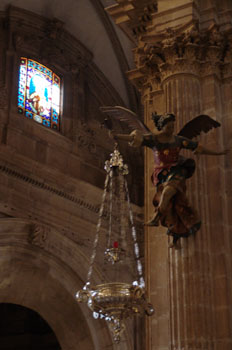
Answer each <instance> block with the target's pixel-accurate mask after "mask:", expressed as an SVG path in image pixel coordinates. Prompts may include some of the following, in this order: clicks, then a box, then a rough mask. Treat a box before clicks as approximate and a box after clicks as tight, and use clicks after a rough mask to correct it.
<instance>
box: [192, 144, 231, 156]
mask: <svg viewBox="0 0 232 350" xmlns="http://www.w3.org/2000/svg"><path fill="white" fill-rule="evenodd" d="M194 153H195V154H207V155H211V156H223V155H226V154H228V153H229V150H228V149H225V150H222V151H215V150H211V149H208V148H206V147H203V146H202V145H199V146H198V147H197V148H196V150H195V152H194Z"/></svg>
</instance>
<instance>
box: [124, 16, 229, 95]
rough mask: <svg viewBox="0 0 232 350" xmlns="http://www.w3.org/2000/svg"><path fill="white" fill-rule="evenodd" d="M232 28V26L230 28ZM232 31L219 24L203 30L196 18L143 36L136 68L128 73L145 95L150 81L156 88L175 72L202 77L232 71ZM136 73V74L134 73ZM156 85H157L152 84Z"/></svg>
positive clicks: (137, 54)
mask: <svg viewBox="0 0 232 350" xmlns="http://www.w3.org/2000/svg"><path fill="white" fill-rule="evenodd" d="M231 30H232V28H231ZM231 30H227V32H220V29H219V27H218V26H217V25H213V26H211V27H209V28H208V29H207V30H204V31H200V30H199V25H198V22H197V21H192V22H190V23H188V24H185V25H182V26H179V27H177V28H167V29H166V30H164V31H162V32H160V33H155V34H149V35H144V36H143V37H142V38H141V40H140V42H139V44H138V47H137V49H136V50H135V51H134V54H135V63H136V67H137V69H136V70H134V71H133V74H132V72H129V74H128V76H129V78H130V79H131V80H132V81H134V83H135V85H136V86H138V78H137V77H139V83H140V87H139V90H140V91H141V93H142V94H143V93H144V92H145V90H147V83H148V81H151V80H152V81H153V82H154V81H155V82H156V88H158V89H159V88H160V86H159V82H160V84H161V83H162V82H163V81H164V80H165V79H167V78H168V77H170V76H172V75H174V74H194V75H197V76H199V77H201V76H205V75H207V74H217V75H218V77H223V74H224V73H223V71H224V70H225V72H226V74H227V75H228V74H230V73H229V72H230V68H229V66H230V65H231V64H232V60H231V55H232V54H231V51H232V50H231ZM135 72H136V74H135ZM152 85H153V87H155V86H154V84H152Z"/></svg>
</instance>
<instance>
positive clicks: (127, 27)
mask: <svg viewBox="0 0 232 350" xmlns="http://www.w3.org/2000/svg"><path fill="white" fill-rule="evenodd" d="M157 9H158V6H157V0H117V4H115V5H112V6H110V7H108V8H106V10H107V11H108V13H109V14H110V16H111V17H113V19H114V20H115V22H116V24H118V25H119V26H120V27H121V29H122V30H123V31H124V32H125V33H126V34H127V35H128V36H129V38H130V39H131V40H132V41H136V39H137V37H138V36H140V35H141V34H144V33H146V30H147V24H149V23H150V22H151V19H152V14H153V13H155V12H157Z"/></svg>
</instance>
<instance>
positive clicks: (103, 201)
mask: <svg viewBox="0 0 232 350" xmlns="http://www.w3.org/2000/svg"><path fill="white" fill-rule="evenodd" d="M109 178H110V175H109V173H108V174H107V175H106V179H105V184H104V191H103V195H102V202H101V207H100V211H99V218H98V223H97V229H96V236H95V240H94V244H93V253H92V256H91V259H90V265H89V271H88V274H87V282H86V285H89V284H90V279H91V277H92V273H93V264H94V261H95V258H96V252H97V245H98V241H99V232H100V228H101V222H102V216H103V210H104V207H105V201H106V193H107V187H108V183H109Z"/></svg>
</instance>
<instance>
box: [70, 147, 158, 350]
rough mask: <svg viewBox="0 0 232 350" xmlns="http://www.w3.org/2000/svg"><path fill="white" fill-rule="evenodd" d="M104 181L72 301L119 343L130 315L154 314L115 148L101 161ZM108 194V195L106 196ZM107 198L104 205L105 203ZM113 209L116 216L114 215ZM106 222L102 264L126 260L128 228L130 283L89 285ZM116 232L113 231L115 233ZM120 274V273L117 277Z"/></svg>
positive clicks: (124, 170) (124, 169) (125, 170)
mask: <svg viewBox="0 0 232 350" xmlns="http://www.w3.org/2000/svg"><path fill="white" fill-rule="evenodd" d="M104 169H105V170H106V179H105V186H104V191H103V196H102V203H101V207H100V211H99V219H98V223H97V229H96V236H95V240H94V245H93V253H92V256H91V260H90V266H89V270H88V275H87V282H86V284H85V286H84V287H83V289H82V290H80V291H78V292H77V294H76V298H77V301H78V302H85V303H87V305H88V307H89V308H90V310H91V311H92V312H93V317H94V318H96V319H98V318H100V319H105V321H107V322H108V324H109V328H110V330H111V332H112V335H113V339H114V341H115V342H116V343H118V342H120V339H121V334H122V332H123V330H124V328H125V326H124V320H125V319H127V318H131V317H133V316H134V315H144V314H145V315H148V316H151V315H152V314H153V313H154V310H153V306H152V305H151V304H150V303H149V302H148V301H147V299H146V293H145V283H144V279H143V271H142V264H141V261H140V256H139V246H138V243H137V235H136V228H135V225H134V220H133V213H132V209H131V204H130V199H129V192H128V187H127V182H126V180H125V175H127V174H128V167H127V165H126V164H124V162H123V158H122V156H121V154H120V152H119V150H118V149H117V144H116V145H115V149H114V152H113V153H112V154H111V157H110V160H107V161H106V162H105V167H104ZM107 195H108V196H107ZM107 197H108V202H107ZM106 203H108V215H105V213H106V211H105V207H106ZM114 209H116V214H115V212H114ZM103 216H104V217H106V218H107V220H108V229H107V235H106V236H107V237H106V248H105V251H104V252H103V255H104V260H105V263H106V264H109V265H110V266H112V269H113V268H114V267H117V266H118V267H119V268H120V263H122V261H123V260H124V259H126V258H127V256H128V254H127V248H128V242H129V241H128V240H129V238H128V237H127V236H128V235H127V233H128V228H129V230H130V231H131V235H130V236H131V237H130V239H131V242H132V245H133V255H134V258H133V259H132V260H133V264H134V265H135V267H136V268H135V270H136V275H137V280H135V281H133V282H132V283H130V282H125V281H120V280H118V279H119V278H118V279H117V280H116V281H113V282H112V281H111V282H108V281H107V282H105V283H102V284H99V285H96V286H92V285H91V283H90V280H91V277H92V273H93V265H94V262H95V258H96V252H97V247H98V243H99V234H100V232H101V230H102V218H103ZM113 220H114V221H116V223H117V228H118V232H116V234H115V232H113V229H112V227H113ZM116 231H117V230H116ZM119 275H120V274H119Z"/></svg>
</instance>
